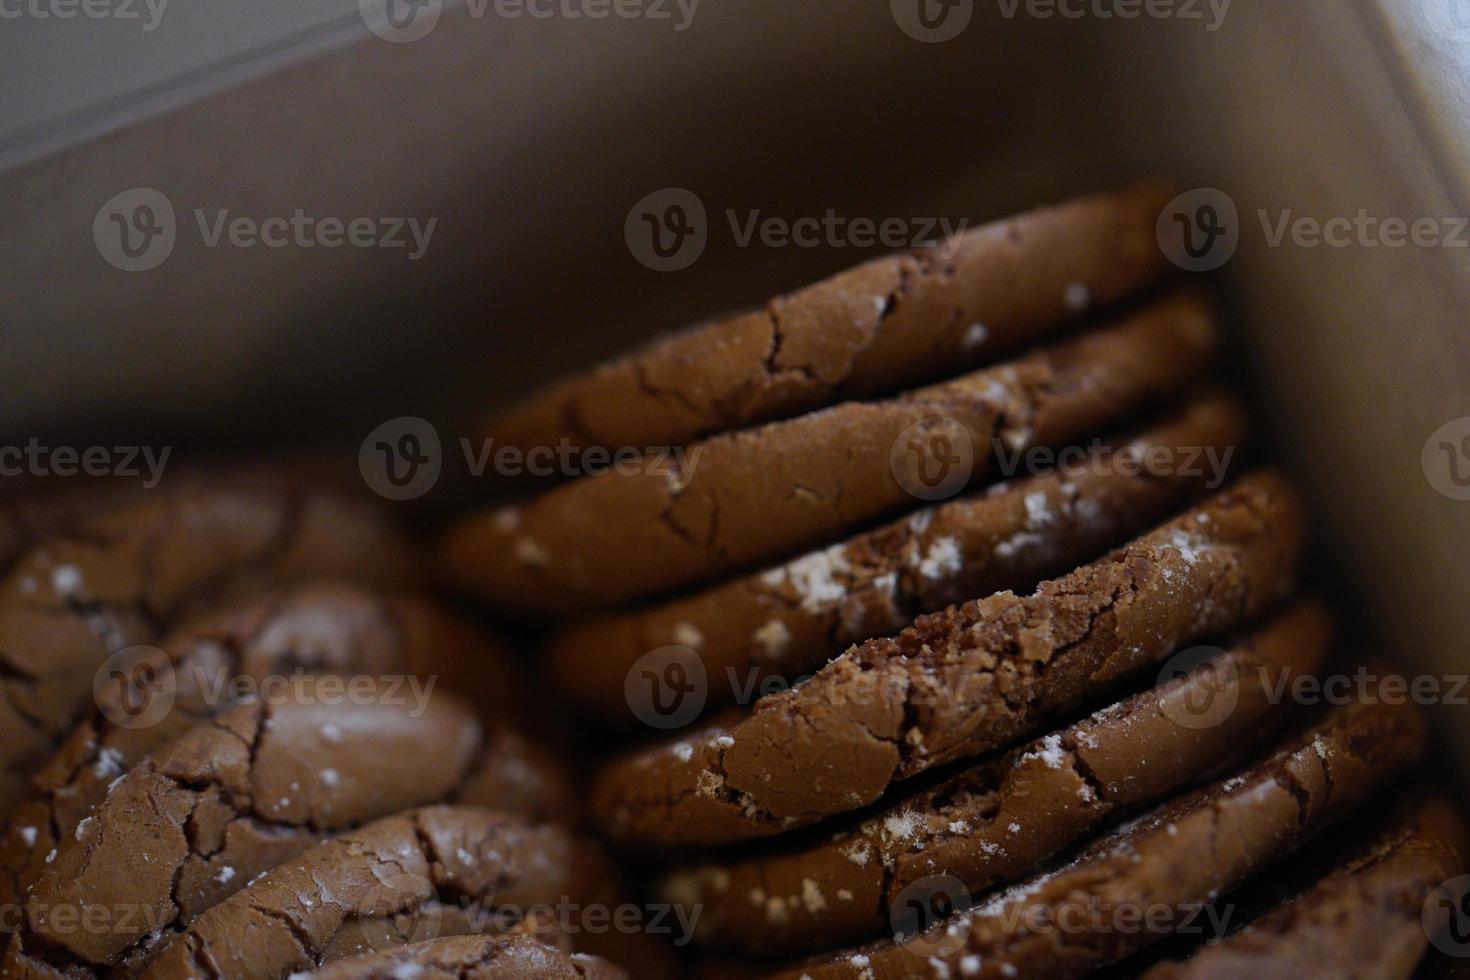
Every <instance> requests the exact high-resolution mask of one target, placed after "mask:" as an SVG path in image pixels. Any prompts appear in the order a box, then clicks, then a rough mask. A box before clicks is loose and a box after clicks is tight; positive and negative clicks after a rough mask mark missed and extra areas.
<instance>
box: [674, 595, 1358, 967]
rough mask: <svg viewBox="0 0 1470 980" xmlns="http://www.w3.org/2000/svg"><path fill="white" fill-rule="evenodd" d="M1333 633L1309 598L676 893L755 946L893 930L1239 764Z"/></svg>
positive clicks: (709, 927) (722, 943)
mask: <svg viewBox="0 0 1470 980" xmlns="http://www.w3.org/2000/svg"><path fill="white" fill-rule="evenodd" d="M1331 634H1332V624H1331V618H1330V615H1329V614H1328V612H1327V611H1326V609H1325V607H1324V606H1322V605H1321V604H1320V603H1317V602H1305V603H1301V604H1298V605H1297V606H1295V607H1293V608H1292V609H1290V610H1289V611H1287V612H1286V613H1284V614H1282V615H1281V616H1280V617H1278V618H1277V619H1276V620H1274V621H1273V622H1271V623H1270V624H1268V625H1266V626H1265V627H1263V628H1261V629H1260V630H1258V631H1257V632H1255V633H1253V634H1252V635H1250V636H1249V637H1247V638H1246V639H1245V640H1244V641H1242V643H1241V644H1240V645H1238V646H1236V647H1234V648H1232V649H1231V650H1230V651H1229V652H1226V653H1222V654H1220V655H1219V656H1217V657H1215V658H1213V659H1211V660H1209V661H1207V662H1205V663H1203V664H1201V665H1200V666H1198V667H1195V668H1194V669H1193V670H1191V671H1190V672H1189V673H1187V674H1185V675H1183V676H1181V677H1179V678H1177V679H1175V680H1172V681H1170V682H1168V683H1166V684H1163V685H1161V686H1160V687H1158V688H1156V689H1152V690H1147V691H1143V692H1141V693H1138V694H1135V695H1133V696H1131V697H1129V698H1127V699H1125V700H1123V701H1120V702H1118V703H1117V704H1114V705H1112V706H1110V707H1108V708H1104V709H1101V710H1099V711H1097V712H1096V713H1094V714H1093V715H1092V716H1090V717H1089V718H1086V719H1084V720H1082V721H1080V722H1078V723H1076V724H1074V725H1071V726H1068V727H1067V728H1064V729H1062V730H1060V731H1057V732H1054V733H1052V734H1050V735H1047V736H1045V737H1043V738H1040V739H1037V740H1036V741H1034V742H1032V743H1030V744H1029V745H1025V746H1021V747H1018V748H1016V749H1013V750H1011V751H1009V752H1007V753H1006V754H1005V755H1004V756H1002V757H1000V758H998V759H994V760H991V761H987V762H985V763H982V764H981V765H980V766H977V767H975V768H974V769H971V770H967V771H965V772H961V773H959V774H956V775H954V776H951V777H949V778H946V779H945V780H943V781H942V782H940V783H938V784H937V785H935V786H932V787H930V788H928V789H925V790H923V791H921V792H918V793H915V794H913V795H911V796H908V797H901V798H899V799H898V800H895V801H893V802H890V803H887V804H886V805H885V808H884V809H883V810H881V811H879V812H877V813H875V814H872V815H869V816H867V817H866V818H865V819H864V820H863V821H862V822H861V823H858V824H856V825H854V824H852V823H848V824H844V825H843V826H842V828H841V829H838V830H837V831H836V832H835V833H832V834H824V835H822V836H821V837H820V838H819V839H818V840H816V841H806V842H803V843H800V844H796V845H791V846H787V847H781V848H779V849H778V850H776V851H774V852H772V853H767V854H762V855H756V856H750V857H747V858H745V859H743V860H739V861H734V862H729V863H716V864H705V865H701V866H698V867H694V868H689V869H685V870H680V871H676V872H675V873H674V874H672V875H671V876H670V877H668V878H666V879H664V881H663V884H662V887H661V894H662V895H663V897H664V898H665V899H667V900H671V901H672V900H677V901H679V902H681V903H682V904H685V905H689V906H693V905H702V906H703V907H704V909H705V911H704V914H703V915H702V916H701V917H700V922H699V926H700V931H699V934H698V936H699V939H700V940H701V941H702V942H703V943H704V944H706V945H711V946H719V947H724V948H729V949H733V950H735V951H736V952H739V953H741V954H743V955H748V956H770V955H790V954H797V953H807V952H812V951H815V950H819V949H827V948H831V947H834V946H841V945H845V944H850V943H854V942H863V941H866V940H868V939H871V938H873V937H875V936H878V935H881V934H882V933H883V932H884V930H885V929H888V928H890V918H889V911H890V909H892V908H893V907H894V906H895V903H896V902H898V901H899V899H900V896H902V895H903V894H904V893H905V891H906V890H907V889H910V888H911V887H913V886H916V885H917V884H919V883H921V882H923V881H924V879H926V878H931V877H933V876H936V875H945V876H949V877H951V878H954V879H955V880H957V881H958V882H960V883H962V884H963V885H964V887H965V888H966V890H967V891H968V892H969V893H970V894H980V893H981V892H982V891H987V890H989V889H991V888H993V887H994V886H996V885H998V884H1002V883H1004V882H1007V881H1011V880H1014V879H1015V878H1017V877H1019V876H1021V875H1022V874H1025V873H1027V872H1029V871H1031V870H1032V869H1033V868H1034V867H1035V866H1037V865H1038V864H1040V863H1041V862H1042V861H1043V860H1045V859H1047V858H1049V857H1051V856H1052V855H1053V854H1056V853H1057V852H1059V851H1060V850H1062V849H1063V848H1065V847H1067V846H1069V845H1071V844H1073V843H1075V842H1076V841H1078V840H1081V839H1082V838H1083V837H1084V836H1086V835H1087V834H1088V833H1089V832H1091V831H1093V830H1094V829H1096V828H1097V827H1098V826H1099V825H1100V824H1101V823H1102V822H1103V821H1104V820H1106V819H1108V818H1109V817H1111V816H1113V815H1116V814H1117V813H1119V812H1122V811H1124V810H1125V809H1126V808H1129V807H1134V806H1137V805H1140V804H1144V803H1150V802H1153V801H1155V800H1158V799H1161V798H1163V797H1164V796H1165V795H1167V794H1168V793H1171V792H1174V791H1177V790H1179V789H1180V788H1183V787H1186V786H1188V785H1191V784H1193V783H1196V782H1198V781H1200V780H1203V779H1207V778H1210V777H1211V776H1212V775H1213V774H1215V773H1220V772H1223V771H1226V770H1228V769H1229V768H1231V767H1233V766H1235V765H1238V764H1239V763H1240V762H1242V761H1243V760H1244V759H1245V758H1246V755H1247V753H1249V752H1251V751H1252V750H1253V749H1254V748H1256V747H1257V746H1258V745H1259V744H1260V743H1261V742H1262V741H1264V740H1265V739H1267V738H1269V737H1270V736H1271V735H1272V733H1273V732H1275V731H1276V730H1277V729H1278V728H1280V727H1281V725H1282V723H1284V722H1285V721H1286V720H1287V719H1288V718H1290V716H1291V712H1290V710H1289V708H1287V707H1282V706H1280V705H1277V704H1273V703H1272V701H1271V698H1270V695H1269V692H1270V691H1272V690H1274V689H1275V685H1277V684H1286V683H1289V682H1290V679H1291V678H1294V677H1298V676H1301V675H1304V674H1305V675H1310V674H1313V673H1315V671H1316V670H1317V668H1318V667H1319V666H1320V665H1321V663H1322V662H1323V660H1324V659H1325V657H1326V654H1327V649H1328V646H1329V645H1330V640H1331ZM1216 705H1219V706H1220V710H1216Z"/></svg>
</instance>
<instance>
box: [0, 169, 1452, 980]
mask: <svg viewBox="0 0 1470 980" xmlns="http://www.w3.org/2000/svg"><path fill="white" fill-rule="evenodd" d="M1171 196H1172V192H1171V191H1170V190H1169V189H1167V188H1162V187H1158V186H1153V185H1143V186H1138V187H1132V188H1128V189H1125V190H1122V191H1119V192H1116V193H1112V194H1106V195H1100V196H1096V197H1091V198H1086V199H1082V200H1078V201H1075V202H1072V203H1069V204H1065V205H1061V206H1058V207H1054V208H1049V209H1046V210H1042V211H1038V212H1035V213H1031V214H1027V215H1024V216H1021V217H1019V218H1016V219H1013V220H1010V221H1006V222H1002V223H999V224H995V225H990V226H986V227H982V228H978V229H975V230H973V231H967V232H965V233H964V234H962V235H960V236H959V237H957V238H955V239H953V240H950V241H946V242H942V243H938V244H935V245H933V246H928V247H925V248H921V249H918V250H915V251H913V252H910V253H907V254H903V255H898V256H893V257H890V258H885V259H880V260H877V261H874V262H871V263H868V264H866V265H863V266H860V267H858V268H856V269H853V270H852V271H850V272H847V273H844V274H841V275H839V276H837V277H835V278H833V279H831V280H828V281H826V282H823V283H820V284H818V285H815V286H812V287H810V288H808V289H804V290H801V291H799V292H796V293H793V294H790V295H787V296H783V297H780V298H778V299H776V300H773V301H771V302H770V303H768V304H767V305H766V306H765V307H763V308H762V309H760V310H758V311H756V312H752V313H748V314H744V315H740V316H736V317H733V318H729V319H725V320H720V321H716V322H712V323H709V324H706V325H703V326H701V327H698V328H696V329H694V330H692V331H689V332H686V333H683V334H678V335H675V336H671V337H669V338H667V339H665V340H662V341H660V342H658V343H657V344H655V345H654V346H652V347H649V348H647V349H646V350H643V351H640V352H638V353H635V354H633V355H631V356H630V357H628V358H626V359H624V360H621V361H618V362H615V363H612V364H609V365H606V366H604V367H601V368H598V369H595V370H593V371H592V372H590V373H588V374H586V375H583V376H581V377H576V378H572V379H570V380H568V381H565V382H563V383H561V384H559V385H557V386H556V387H554V388H552V389H550V390H549V391H547V392H545V393H544V394H542V395H539V396H536V397H534V398H532V399H531V400H530V401H528V402H526V403H525V404H524V405H522V406H521V407H519V408H517V409H515V410H514V411H512V412H510V413H508V414H506V415H505V416H503V417H501V418H499V419H497V420H496V421H495V422H494V423H493V426H492V429H493V434H494V435H495V437H496V439H497V440H498V441H499V443H500V445H501V446H506V445H509V446H512V447H516V448H519V449H521V450H522V451H524V452H527V453H533V452H537V451H546V450H549V451H552V452H554V453H556V454H558V455H561V454H563V453H571V454H572V455H574V456H576V455H578V454H580V458H581V459H583V460H585V461H587V467H589V468H594V469H598V472H596V473H584V474H582V475H580V476H577V477H576V478H573V479H567V480H563V481H561V482H558V483H556V484H555V485H552V486H549V487H544V488H539V492H538V493H537V494H535V495H534V496H532V497H531V498H530V499H528V500H526V501H525V502H523V503H522V504H520V505H518V506H514V507H507V508H500V509H497V510H493V511H490V512H486V513H482V514H471V515H469V516H466V517H463V518H461V519H460V520H458V521H456V522H455V523H454V524H453V525H452V526H451V527H449V528H448V529H447V530H446V531H445V532H444V535H443V538H442V544H441V546H440V551H439V555H438V560H437V562H436V561H435V560H434V558H432V557H431V556H429V555H428V554H427V549H425V548H424V547H423V545H422V542H419V541H416V540H414V539H413V538H412V537H411V536H409V535H406V534H405V533H404V531H403V530H402V529H401V528H399V527H397V526H396V525H395V524H393V523H392V522H390V521H389V520H387V519H386V518H385V515H384V513H383V512H382V510H381V507H380V505H379V503H378V502H371V503H369V502H366V501H365V500H363V499H361V491H360V490H357V491H356V492H354V491H348V490H346V489H344V488H343V487H342V486H340V485H338V484H335V483H333V482H332V481H325V482H323V481H320V480H317V479H313V478H310V477H308V476H307V475H305V474H303V473H302V472H301V471H300V470H298V469H295V468H292V467H284V466H283V467H277V468H265V467H257V468H255V469H254V470H253V471H251V472H240V471H234V470H229V471H227V470H219V469H211V470H207V471H206V470H196V471H191V472H188V473H185V474H183V475H180V476H177V477H175V476H173V475H170V477H169V478H168V479H167V480H166V481H165V482H164V483H163V485H161V486H159V487H158V488H157V489H152V490H147V491H144V490H141V489H137V488H133V489H127V488H124V489H116V488H105V489H99V488H98V487H97V486H96V485H89V486H85V487H72V486H65V487H62V488H61V489H59V490H58V489H55V488H48V489H46V490H45V491H44V492H33V491H34V488H32V487H29V486H28V487H23V488H21V490H20V491H12V492H6V493H0V691H3V697H0V910H3V912H4V915H3V918H0V929H3V931H4V944H5V948H4V955H3V959H0V977H4V978H22V977H24V978H36V980H79V978H103V977H106V978H135V977H136V978H150V980H164V978H170V980H171V978H200V980H226V978H228V980H235V978H250V980H257V978H258V980H285V978H287V977H293V978H294V977H304V978H318V980H356V978H397V980H413V978H424V980H437V978H443V980H457V978H465V980H469V978H487V980H488V978H499V980H510V978H542V977H565V978H583V980H586V978H609V980H615V978H625V977H636V978H639V980H644V978H651V980H660V978H663V977H674V976H679V975H691V974H697V975H703V976H709V977H763V976H770V977H783V978H791V980H797V978H827V977H834V978H835V977H851V978H866V980H872V978H898V977H905V978H906V977H934V978H945V980H952V978H960V977H1038V978H1054V977H1078V976H1084V975H1087V974H1090V973H1093V972H1097V971H1105V972H1107V973H1108V974H1109V975H1129V976H1145V977H1148V978H1151V980H1159V978H1176V977H1215V976H1243V975H1251V976H1255V975H1257V974H1264V975H1266V976H1297V975H1301V974H1307V975H1331V976H1362V977H1375V978H1376V977H1410V976H1413V975H1415V974H1416V971H1423V973H1424V975H1430V974H1431V973H1432V972H1433V971H1442V972H1445V973H1449V972H1453V970H1454V967H1455V965H1456V964H1457V962H1459V961H1458V960H1457V959H1456V956H1457V955H1459V954H1466V955H1470V919H1467V916H1470V899H1467V894H1470V878H1467V877H1464V876H1463V873H1464V872H1465V871H1466V870H1467V867H1466V866H1467V864H1470V855H1467V847H1470V843H1467V831H1466V827H1465V825H1464V823H1463V820H1462V818H1461V816H1460V813H1459V809H1458V807H1457V805H1456V804H1455V803H1454V802H1453V801H1452V800H1451V799H1449V798H1447V797H1446V796H1445V795H1443V793H1442V792H1441V791H1439V790H1438V789H1437V788H1436V787H1435V786H1433V785H1432V781H1431V780H1429V779H1427V778H1426V777H1425V775H1424V770H1423V769H1422V768H1421V762H1422V760H1423V757H1424V755H1425V753H1426V748H1427V742H1428V735H1427V728H1426V723H1425V719H1424V718H1423V717H1422V715H1421V709H1420V707H1419V706H1418V705H1417V704H1415V703H1414V702H1415V699H1414V698H1407V697H1405V696H1404V686H1405V685H1404V683H1403V679H1402V678H1401V677H1399V676H1397V675H1395V674H1394V673H1393V672H1392V668H1391V667H1390V666H1387V665H1386V664H1385V662H1383V661H1382V660H1380V659H1379V657H1378V655H1377V654H1376V653H1375V652H1374V651H1370V650H1363V649H1359V648H1357V647H1356V646H1354V645H1351V644H1344V642H1343V640H1342V638H1341V637H1340V636H1339V633H1338V630H1337V625H1336V617H1335V615H1334V612H1333V610H1332V609H1331V607H1330V606H1329V605H1328V604H1327V603H1326V602H1325V601H1324V600H1323V599H1322V598H1320V597H1318V596H1316V595H1314V594H1312V592H1311V591H1310V590H1309V589H1307V588H1305V587H1304V586H1303V584H1302V577H1301V568H1302V564H1303V554H1304V551H1305V540H1304V538H1305V534H1304V523H1305V511H1306V506H1305V504H1304V503H1303V501H1302V500H1301V499H1300V498H1299V497H1298V495H1297V493H1296V491H1295V490H1294V489H1293V487H1292V486H1291V484H1290V483H1289V481H1288V480H1287V479H1286V478H1285V477H1284V476H1283V475H1282V474H1280V473H1279V472H1276V471H1275V470H1272V469H1270V468H1267V467H1265V466H1262V465H1260V464H1259V463H1257V462H1256V461H1255V460H1254V459H1253V454H1252V452H1251V449H1250V447H1249V445H1248V438H1249V429H1250V427H1249V424H1248V419H1247V416H1246V412H1245V409H1244V408H1243V406H1242V404H1241V403H1240V402H1239V400H1238V399H1237V397H1236V396H1235V395H1233V394H1232V393H1231V392H1230V391H1229V390H1228V389H1227V388H1225V387H1223V386H1221V385H1220V383H1219V382H1218V381H1217V380H1216V377H1217V368H1218V366H1219V362H1218V354H1219V347H1220V336H1219V326H1218V323H1217V318H1216V315H1215V311H1214V309H1213V307H1212V306H1211V304H1210V302H1209V301H1208V300H1207V299H1206V298H1205V297H1203V296H1202V295H1200V294H1198V293H1195V292H1191V291H1187V290H1182V289H1181V288H1179V285H1178V283H1175V282H1171V281H1169V279H1168V276H1167V275H1166V273H1167V267H1168V263H1167V262H1166V260H1165V259H1164V255H1165V254H1169V252H1168V250H1169V249H1170V248H1172V247H1173V245H1174V244H1175V243H1173V242H1170V241H1167V240H1161V236H1166V235H1169V234H1172V233H1173V231H1172V230H1171V227H1170V223H1169V222H1160V221H1159V215H1160V213H1161V211H1162V210H1163V209H1164V208H1165V206H1166V203H1167V202H1168V201H1169V199H1170V198H1171ZM594 459H600V460H603V461H604V463H606V461H610V460H617V461H618V465H616V466H612V467H597V466H596V465H595V464H594V463H592V460H594ZM436 566H437V567H436ZM445 576H447V577H448V578H449V579H451V580H452V583H453V584H454V586H455V587H456V588H457V589H458V590H459V591H460V592H462V593H466V594H469V595H472V596H474V597H477V598H478V599H479V600H480V601H481V603H482V604H483V605H486V606H489V607H492V608H493V609H496V610H498V611H499V612H501V613H503V614H506V615H508V616H510V617H513V618H515V619H516V620H518V621H521V622H529V623H539V626H537V627H536V629H537V630H538V631H540V632H542V633H544V636H545V639H546V643H545V649H544V656H543V657H542V658H541V660H540V662H539V663H534V664H532V663H529V662H528V659H527V658H526V657H523V656H520V655H517V654H516V653H513V652H511V651H510V650H509V649H508V648H506V647H505V646H503V645H501V644H500V643H499V642H497V641H496V640H494V639H492V637H491V636H490V635H489V634H488V633H487V632H486V630H485V628H484V626H483V624H482V623H481V622H480V621H479V618H478V617H477V616H476V615H475V613H474V611H472V610H468V609H466V608H464V607H463V606H462V605H457V604H455V601H454V600H452V599H450V598H449V597H447V596H445V595H443V594H436V592H438V593H442V591H443V590H438V589H436V585H437V584H438V583H440V582H441V581H442V579H443V578H444V577H445ZM563 704H568V705H570V706H571V708H572V710H571V711H570V712H569V713H567V714H562V713H561V706H562V705H563ZM572 729H581V730H585V731H587V732H589V733H593V734H595V736H596V739H597V747H596V748H595V749H594V748H592V747H590V746H589V745H587V744H583V745H580V746H577V745H574V744H571V742H570V741H569V740H568V739H566V738H564V737H563V736H564V735H565V733H566V732H568V731H569V730H572ZM581 777H585V778H581ZM630 886H631V888H632V889H636V891H633V890H630ZM668 933H672V934H673V936H674V938H675V940H676V942H675V943H672V944H671V943H669V942H668V941H667V937H666V935H661V934H668ZM680 946H682V947H684V949H683V951H682V954H681V953H680V951H679V950H678V949H677V948H676V947H680Z"/></svg>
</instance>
